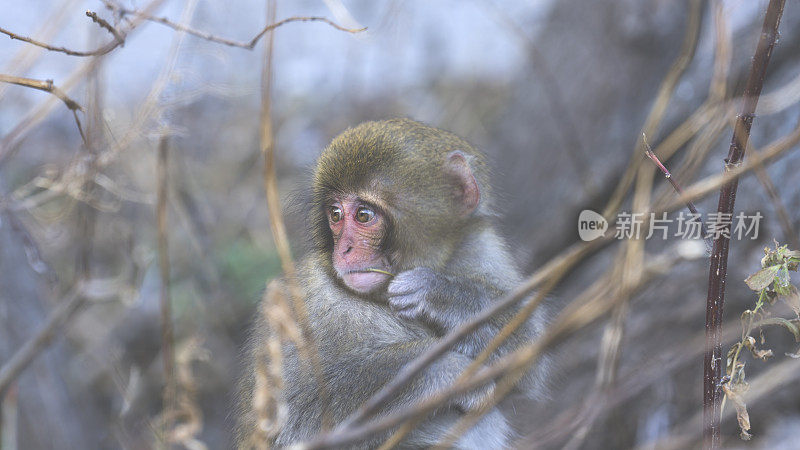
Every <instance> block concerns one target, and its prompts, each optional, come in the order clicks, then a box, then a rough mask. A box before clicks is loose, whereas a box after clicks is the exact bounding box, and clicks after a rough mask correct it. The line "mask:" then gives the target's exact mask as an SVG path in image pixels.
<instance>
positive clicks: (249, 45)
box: [102, 0, 367, 50]
mask: <svg viewBox="0 0 800 450" xmlns="http://www.w3.org/2000/svg"><path fill="white" fill-rule="evenodd" d="M102 1H103V3H105V5H106V7H107V8H109V9H111V10H113V11H115V12H117V13H119V14H121V15H123V16H124V15H129V14H130V15H133V16H137V17H139V18H142V19H144V20H149V21H151V22H155V23H160V24H162V25H165V26H168V27H170V28H172V29H173V30H177V31H183V32H185V33H187V34H191V35H192V36H196V37H199V38H200V39H205V40H207V41H211V42H216V43H218V44H223V45H228V46H231V47H239V48H244V49H247V50H252V49H253V48H254V47H255V46H256V44H258V41H260V40H261V38H262V37H264V35H266V34H267V33H269V32H270V31H272V30H274V29H275V28H278V27H280V26H282V25H285V24H287V23H291V22H324V23H327V24H328V25H330V26H332V27H333V28H336V29H337V30H340V31H345V32H347V33H360V32H362V31H364V30H366V29H367V28H366V27H364V28H345V27H343V26H341V25H339V24H337V23H336V22H334V21H332V20H330V19H328V18H326V17H314V16H312V17H299V16H294V17H288V18H286V19H283V20H280V21H278V22H275V23H272V24H271V25H267V26H266V27H264V28H263V29H262V30H261V31H260V32H258V34H256V35H255V36H254V37H253V38H252V39H250V40H249V41H237V40H233V39H228V38H223V37H219V36H216V35H214V34H212V33H208V32H206V31H202V30H198V29H195V28H192V27H190V26H188V25H183V24H180V23H177V22H173V21H171V20H169V19H167V18H166V17H155V16H152V15H150V14H145V13H142V12H140V11H137V10H134V9H128V8H124V7H122V6H120V5H117V4H116V3H114V2H112V1H110V0H102Z"/></svg>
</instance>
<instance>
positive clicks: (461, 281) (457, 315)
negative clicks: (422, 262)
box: [387, 267, 536, 357]
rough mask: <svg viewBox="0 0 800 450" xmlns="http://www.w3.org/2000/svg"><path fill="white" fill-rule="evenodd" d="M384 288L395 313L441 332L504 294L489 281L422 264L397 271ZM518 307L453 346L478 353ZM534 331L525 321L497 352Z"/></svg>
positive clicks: (532, 335) (461, 322)
mask: <svg viewBox="0 0 800 450" xmlns="http://www.w3.org/2000/svg"><path fill="white" fill-rule="evenodd" d="M387 292H388V296H389V305H390V306H391V307H392V309H394V310H395V311H396V312H397V314H399V315H400V316H401V317H403V318H406V319H410V320H419V321H422V322H424V323H426V324H428V325H429V326H431V327H432V328H433V329H434V331H436V332H437V333H438V334H440V335H444V334H446V333H447V332H449V331H450V330H452V329H454V328H456V327H458V326H460V325H461V324H463V323H464V322H466V321H468V320H469V319H470V318H472V317H473V316H475V315H476V314H478V313H479V312H480V311H481V310H483V309H485V308H487V307H488V306H489V304H490V303H491V302H492V301H493V300H494V299H496V298H498V297H500V296H502V295H503V294H504V291H503V290H501V289H499V288H498V287H496V286H493V285H492V283H490V282H486V281H483V280H480V279H475V278H465V277H450V276H447V275H444V274H442V273H438V272H436V271H434V270H431V269H429V268H425V267H418V268H416V269H412V270H409V271H406V272H402V273H400V274H399V275H397V276H396V277H395V279H394V280H392V283H391V284H390V285H389V288H388V290H387ZM517 310H518V308H510V309H509V310H507V311H505V312H503V313H501V314H499V315H497V316H495V317H494V318H492V319H491V320H490V321H488V322H487V323H485V324H484V325H482V326H481V327H479V328H478V329H477V330H476V331H475V332H473V333H471V334H470V335H469V336H468V337H466V338H464V339H463V340H462V341H461V342H459V343H458V344H457V346H456V349H457V350H458V351H459V352H462V353H464V354H466V355H468V356H470V357H475V356H477V354H478V353H480V352H481V351H482V350H483V349H484V348H485V347H486V345H487V344H488V343H489V342H490V341H491V339H492V338H493V337H494V336H495V335H496V334H497V333H498V332H499V331H500V329H501V328H502V327H503V326H504V325H505V324H506V323H508V321H509V320H510V318H511V317H512V316H513V314H514V313H515V312H516V311H517ZM535 335H536V332H535V330H534V329H533V327H531V326H530V324H527V323H526V324H525V325H523V326H522V327H520V329H519V330H517V332H516V333H514V334H513V335H512V336H511V337H510V338H509V340H508V341H507V342H506V344H505V345H504V346H502V347H501V348H500V350H499V353H500V354H502V353H506V352H508V351H511V350H513V349H514V348H516V347H518V346H519V345H520V344H521V343H523V342H524V341H526V340H530V339H532V338H533V337H534V336H535Z"/></svg>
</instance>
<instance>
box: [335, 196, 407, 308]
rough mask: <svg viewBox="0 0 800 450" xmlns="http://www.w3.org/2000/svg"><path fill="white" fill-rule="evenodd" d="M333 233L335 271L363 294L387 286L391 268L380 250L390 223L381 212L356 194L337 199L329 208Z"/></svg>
mask: <svg viewBox="0 0 800 450" xmlns="http://www.w3.org/2000/svg"><path fill="white" fill-rule="evenodd" d="M327 216H328V224H329V226H330V228H331V232H332V233H333V255H332V263H333V268H334V269H335V270H336V274H337V275H338V277H339V278H340V279H341V280H342V282H344V284H345V285H346V286H347V287H348V288H350V289H352V290H353V291H355V292H357V293H359V294H368V293H370V292H373V291H375V290H377V289H378V288H380V287H381V286H384V285H385V284H386V283H387V282H388V280H389V278H390V276H391V275H390V273H391V269H392V268H391V266H390V264H389V260H388V258H386V257H385V256H384V255H383V254H382V252H381V249H380V243H381V240H382V239H383V236H384V234H385V228H386V220H385V218H384V217H383V214H382V213H381V212H380V210H379V209H378V208H376V207H374V206H373V205H371V204H369V203H367V202H365V201H363V200H361V199H360V198H358V197H357V196H355V195H346V196H336V197H334V198H333V199H332V200H331V201H330V202H329V204H328V206H327Z"/></svg>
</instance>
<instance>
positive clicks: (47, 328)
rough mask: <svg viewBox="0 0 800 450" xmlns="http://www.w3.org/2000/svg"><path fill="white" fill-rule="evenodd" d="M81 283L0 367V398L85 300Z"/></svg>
mask: <svg viewBox="0 0 800 450" xmlns="http://www.w3.org/2000/svg"><path fill="white" fill-rule="evenodd" d="M81 288H82V283H81V282H78V284H77V285H76V287H75V288H73V290H72V291H70V293H69V294H67V296H66V297H65V298H63V299H62V300H61V301H60V302H59V304H58V306H57V307H56V309H55V310H53V311H52V312H51V313H50V315H49V316H47V320H46V321H45V323H44V325H42V327H41V328H40V329H39V331H38V332H36V335H35V336H34V337H32V338H31V339H29V340H28V341H27V342H25V344H23V345H22V347H20V349H19V350H17V352H16V353H14V355H13V356H11V358H9V359H8V361H6V362H5V364H3V366H2V367H0V398H1V397H2V396H3V393H4V392H5V390H6V389H7V388H8V387H9V385H10V384H11V383H12V382H13V381H14V380H15V379H16V378H17V377H18V376H19V374H20V373H21V372H22V371H23V370H24V369H25V368H26V367H28V365H30V363H31V362H32V361H33V360H34V358H36V356H37V355H38V354H39V353H41V352H42V351H43V350H44V349H45V348H47V345H48V344H49V343H50V341H52V340H53V337H55V335H56V331H57V330H58V329H59V328H60V327H61V326H62V325H63V324H65V323H67V321H69V319H70V318H71V317H72V315H73V314H74V313H75V311H77V310H78V308H80V307H81V306H82V305H83V303H84V302H85V300H86V297H85V296H84V295H83V294H82V293H81V290H82V289H81Z"/></svg>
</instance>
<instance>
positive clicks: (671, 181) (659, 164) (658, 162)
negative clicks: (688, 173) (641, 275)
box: [642, 133, 711, 249]
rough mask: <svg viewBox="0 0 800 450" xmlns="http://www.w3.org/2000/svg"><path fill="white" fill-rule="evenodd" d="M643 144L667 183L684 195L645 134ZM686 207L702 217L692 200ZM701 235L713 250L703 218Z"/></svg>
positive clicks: (645, 151) (701, 220)
mask: <svg viewBox="0 0 800 450" xmlns="http://www.w3.org/2000/svg"><path fill="white" fill-rule="evenodd" d="M642 143H643V144H644V154H645V155H647V157H648V158H650V161H653V164H655V165H656V167H658V169H659V170H660V171H661V173H663V174H664V178H666V179H667V181H669V184H671V185H672V188H673V189H675V192H677V193H678V195H681V194H683V188H681V185H680V184H678V182H677V181H676V180H675V178H674V177H673V176H672V174H671V173H670V171H669V170H668V169H667V168H666V166H664V164H663V163H662V162H661V160H660V159H658V156H656V154H655V152H653V149H652V147H650V144H649V143H648V142H647V135H645V134H644V133H642ZM686 207H687V208H689V211H691V213H692V214H694V215H696V216H697V217H700V213H699V212H698V211H697V207H696V206H694V202H692V201H691V200H689V201H687V202H686ZM700 233H701V234H702V236H703V237H704V239H705V240H706V246H707V247H708V249H711V247H710V246H709V245H708V244H709V241H708V238H707V237H706V236H708V235H707V234H706V226H705V224H704V223H703V219H702V218H701V219H700Z"/></svg>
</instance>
